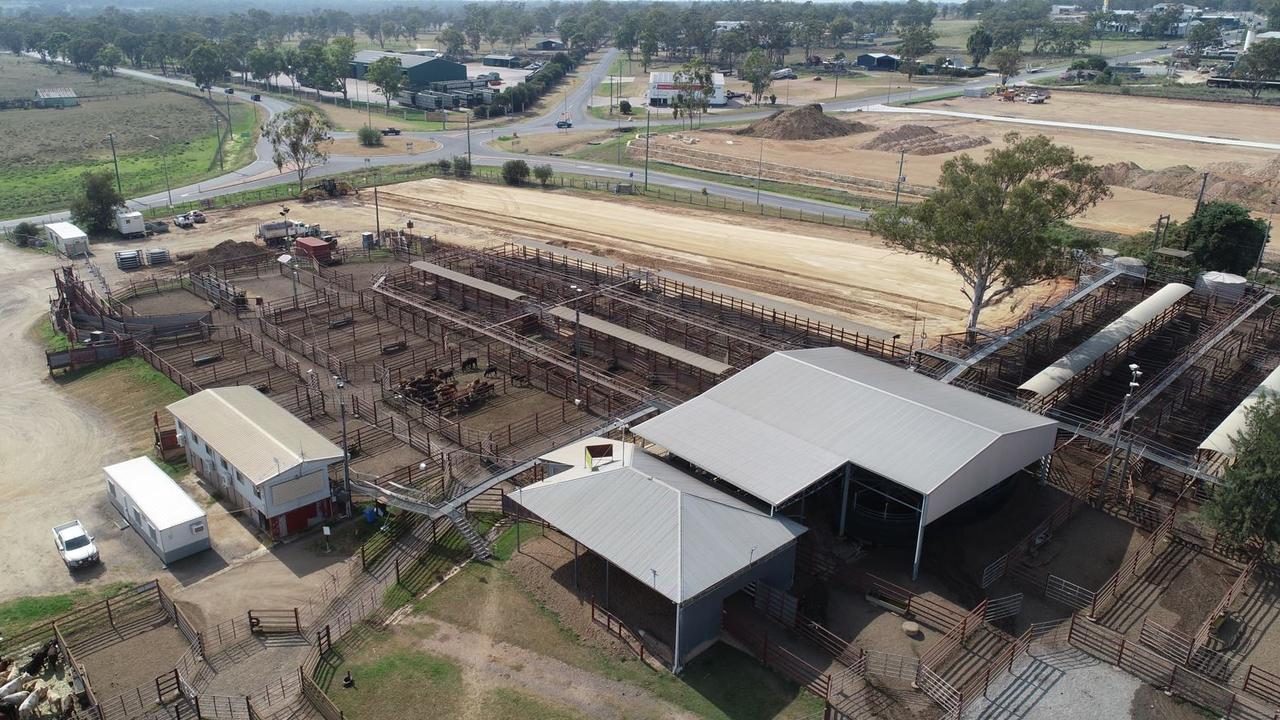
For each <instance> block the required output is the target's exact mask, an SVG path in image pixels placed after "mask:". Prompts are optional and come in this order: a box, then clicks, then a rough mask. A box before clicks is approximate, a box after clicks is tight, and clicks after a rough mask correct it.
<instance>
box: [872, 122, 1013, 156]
mask: <svg viewBox="0 0 1280 720" xmlns="http://www.w3.org/2000/svg"><path fill="white" fill-rule="evenodd" d="M990 142H991V140H990V139H988V138H985V137H981V136H974V135H948V134H946V133H940V132H938V131H937V130H934V129H933V128H931V127H927V126H925V125H902V126H901V127H897V128H894V129H893V130H889V131H886V132H882V133H880V134H879V135H877V136H875V138H873V139H872V140H870V141H869V142H866V143H863V144H862V146H861V148H862V149H863V150H884V151H887V152H902V151H906V153H907V154H908V155H938V154H940V153H947V152H955V151H957V150H967V149H969V148H974V147H978V146H979V145H987V144H989V143H990Z"/></svg>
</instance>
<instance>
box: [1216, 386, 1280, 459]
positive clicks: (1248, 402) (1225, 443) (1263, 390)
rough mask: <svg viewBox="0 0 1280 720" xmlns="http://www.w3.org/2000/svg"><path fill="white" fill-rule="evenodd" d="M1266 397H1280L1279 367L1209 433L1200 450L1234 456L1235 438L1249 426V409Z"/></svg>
mask: <svg viewBox="0 0 1280 720" xmlns="http://www.w3.org/2000/svg"><path fill="white" fill-rule="evenodd" d="M1268 397H1272V398H1275V397H1280V367H1278V368H1276V369H1275V370H1272V371H1271V374H1270V375H1268V376H1267V377H1266V378H1265V379H1264V380H1263V381H1262V384H1260V385H1258V387H1256V388H1254V389H1253V392H1251V393H1249V395H1248V397H1246V398H1245V399H1244V400H1241V401H1240V404H1239V405H1237V406H1236V409H1235V410H1232V411H1231V414H1230V415H1228V416H1227V417H1226V418H1224V419H1223V420H1222V422H1221V423H1220V424H1219V425H1218V427H1216V428H1214V429H1213V432H1211V433H1209V437H1207V438H1205V440H1204V442H1202V443H1200V449H1201V450H1212V451H1214V452H1217V453H1221V454H1223V455H1226V456H1227V457H1235V455H1236V436H1237V435H1239V434H1240V432H1241V431H1243V430H1244V429H1245V427H1246V426H1247V425H1248V424H1249V408H1252V407H1253V406H1254V405H1257V404H1258V403H1260V402H1262V401H1263V400H1264V399H1266V398H1268Z"/></svg>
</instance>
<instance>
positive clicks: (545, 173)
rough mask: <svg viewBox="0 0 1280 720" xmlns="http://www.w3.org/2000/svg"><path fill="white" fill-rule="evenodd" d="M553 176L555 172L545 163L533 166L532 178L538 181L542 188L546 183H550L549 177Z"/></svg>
mask: <svg viewBox="0 0 1280 720" xmlns="http://www.w3.org/2000/svg"><path fill="white" fill-rule="evenodd" d="M554 174H555V171H554V170H552V169H551V166H550V165H547V164H545V163H544V164H542V165H534V166H533V176H534V177H535V178H537V179H538V184H539V185H541V186H542V187H546V186H547V183H549V182H551V176H552V175H554Z"/></svg>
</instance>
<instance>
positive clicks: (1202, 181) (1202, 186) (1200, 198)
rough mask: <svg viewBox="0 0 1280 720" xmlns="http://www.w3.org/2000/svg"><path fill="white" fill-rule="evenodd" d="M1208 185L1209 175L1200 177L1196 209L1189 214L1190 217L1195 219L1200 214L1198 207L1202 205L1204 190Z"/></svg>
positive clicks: (1204, 174)
mask: <svg viewBox="0 0 1280 720" xmlns="http://www.w3.org/2000/svg"><path fill="white" fill-rule="evenodd" d="M1208 184H1209V173H1207V172H1206V173H1202V174H1201V175H1200V194H1199V195H1197V196H1196V209H1195V212H1193V213H1191V217H1195V216H1196V215H1198V214H1199V213H1200V206H1201V205H1203V204H1204V189H1205V186H1207V185H1208Z"/></svg>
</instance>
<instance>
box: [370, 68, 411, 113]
mask: <svg viewBox="0 0 1280 720" xmlns="http://www.w3.org/2000/svg"><path fill="white" fill-rule="evenodd" d="M364 79H365V80H366V81H368V82H369V83H371V84H373V86H374V87H376V88H378V93H379V94H380V95H382V99H383V100H384V101H386V103H387V108H388V109H390V107H391V98H393V97H395V95H396V94H397V93H399V92H400V90H401V89H402V88H403V87H404V80H405V79H404V72H403V71H402V70H401V68H400V58H397V57H380V58H378V59H377V60H374V61H373V62H372V63H370V64H369V68H368V69H367V70H365V73H364Z"/></svg>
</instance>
